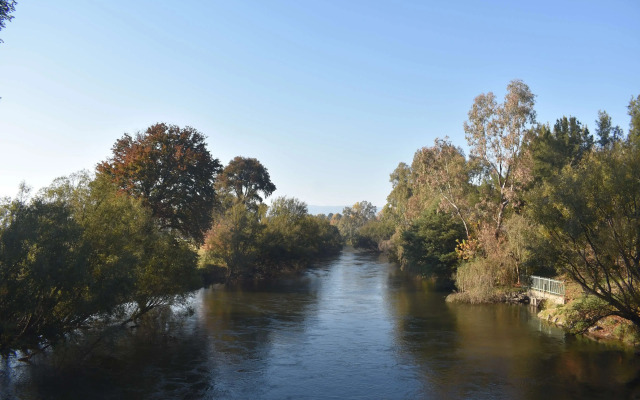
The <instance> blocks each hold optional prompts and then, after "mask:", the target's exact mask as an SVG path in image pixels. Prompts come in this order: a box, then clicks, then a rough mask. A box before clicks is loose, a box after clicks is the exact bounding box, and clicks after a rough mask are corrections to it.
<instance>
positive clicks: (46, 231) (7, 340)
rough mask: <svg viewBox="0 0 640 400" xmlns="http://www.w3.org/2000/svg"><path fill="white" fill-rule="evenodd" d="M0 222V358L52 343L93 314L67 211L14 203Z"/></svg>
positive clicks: (80, 247)
mask: <svg viewBox="0 0 640 400" xmlns="http://www.w3.org/2000/svg"><path fill="white" fill-rule="evenodd" d="M1 213H2V216H1V217H0V224H1V231H0V353H1V354H2V355H3V356H5V355H7V354H8V353H9V352H10V351H12V350H16V349H18V350H23V351H25V352H28V351H29V350H32V349H40V348H41V346H47V345H48V343H52V342H56V341H58V340H60V339H62V338H63V337H64V335H65V334H66V333H67V332H69V327H72V328H77V327H78V326H80V325H81V324H82V323H83V322H84V321H86V320H87V318H89V316H91V315H92V314H93V313H95V312H96V311H98V309H96V308H95V307H93V304H91V301H90V298H89V296H87V292H86V288H87V286H88V285H89V284H90V283H91V280H92V279H91V278H92V276H91V271H90V270H89V269H87V268H86V264H87V258H88V248H87V246H86V245H85V244H84V243H83V242H82V239H81V237H82V230H81V227H80V226H79V225H78V224H77V223H76V222H75V221H73V219H72V218H71V211H70V210H69V207H67V206H66V205H64V204H60V203H46V202H43V201H41V200H35V201H32V202H28V203H27V202H23V201H20V200H15V201H12V202H9V203H5V204H3V205H2V207H1Z"/></svg>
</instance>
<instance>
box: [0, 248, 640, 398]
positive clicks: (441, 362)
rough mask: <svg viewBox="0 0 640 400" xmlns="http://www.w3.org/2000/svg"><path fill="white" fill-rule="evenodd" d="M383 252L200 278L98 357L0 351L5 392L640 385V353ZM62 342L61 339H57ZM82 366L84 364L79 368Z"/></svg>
mask: <svg viewBox="0 0 640 400" xmlns="http://www.w3.org/2000/svg"><path fill="white" fill-rule="evenodd" d="M444 296H445V295H444V294H443V293H437V292H430V291H428V290H425V289H424V288H423V287H421V284H420V283H419V282H416V281H415V280H412V279H410V278H409V277H407V276H406V275H404V274H403V273H401V272H398V271H397V270H396V268H395V267H393V266H392V265H389V264H387V263H386V262H384V261H382V260H380V259H378V258H377V257H376V256H374V255H370V254H362V253H355V252H350V251H345V252H343V253H342V254H341V255H340V256H339V257H338V258H336V259H334V260H332V261H329V262H325V263H323V264H320V265H317V266H316V267H314V268H312V269H310V270H309V271H308V272H306V273H305V274H304V275H303V276H301V277H296V278H289V279H284V280H281V281H278V282H271V283H260V284H255V285H252V286H250V287H247V286H244V287H231V288H229V287H222V286H214V287H211V288H208V289H206V290H201V291H199V292H198V293H197V294H196V296H195V298H194V300H193V308H194V310H195V312H194V313H193V315H191V316H188V317H186V318H184V319H181V320H175V319H172V318H170V317H167V318H166V319H165V320H160V321H158V322H157V324H158V325H159V326H156V327H151V328H155V329H147V327H144V326H143V327H140V328H139V329H137V330H135V331H132V333H130V334H128V335H127V337H125V338H122V339H121V340H120V341H118V342H117V343H114V344H113V346H112V347H109V351H108V352H104V351H101V352H100V356H99V357H98V358H97V360H96V361H95V362H93V363H92V364H91V365H92V367H91V368H89V369H86V368H84V367H83V368H77V369H75V370H74V369H71V370H69V369H68V368H67V369H66V370H65V371H66V372H65V373H54V372H53V371H52V370H51V368H49V367H48V366H47V365H49V364H55V362H56V361H55V360H57V359H58V358H62V357H61V356H60V355H50V356H49V361H48V362H45V363H41V364H40V365H35V366H28V365H23V364H20V363H15V362H13V361H7V362H5V364H4V365H1V364H0V398H1V399H11V398H25V399H40V398H44V399H46V398H131V399H137V398H152V399H153V398H158V399H161V398H194V399H198V398H205V399H218V398H238V399H248V398H264V399H286V398H292V399H297V398H311V399H327V398H328V399H332V398H335V399H342V398H350V399H370V398H377V399H414V398H433V399H440V398H473V399H483V398H487V399H502V398H504V399H518V398H524V399H538V398H550V399H564V398H628V397H636V396H638V394H639V393H640V381H639V380H638V377H639V376H640V358H638V357H635V356H634V355H633V354H632V353H630V352H628V351H623V350H620V349H617V348H615V347H609V346H605V345H602V344H598V343H595V342H592V341H589V340H580V339H576V338H571V337H566V336H565V335H564V333H563V332H562V331H561V330H560V329H558V328H555V327H552V326H549V325H547V324H545V323H543V322H542V321H540V320H538V319H537V318H535V316H534V315H533V314H531V312H530V311H529V309H528V308H527V307H524V306H513V305H492V306H472V305H452V304H447V303H445V302H444ZM58 351H59V352H61V351H62V350H58ZM70 371H71V372H70Z"/></svg>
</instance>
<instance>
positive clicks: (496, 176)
mask: <svg viewBox="0 0 640 400" xmlns="http://www.w3.org/2000/svg"><path fill="white" fill-rule="evenodd" d="M534 103H535V101H534V95H533V93H531V90H530V89H529V86H527V85H526V84H525V83H524V82H522V81H520V80H513V81H511V82H510V83H509V85H508V86H507V94H506V95H505V99H504V102H503V103H502V104H498V103H497V101H496V99H495V96H494V95H493V93H491V92H489V93H487V94H481V95H479V96H477V97H476V98H475V100H474V103H473V106H472V107H471V110H469V119H468V120H467V121H466V122H465V123H464V131H465V133H466V138H467V143H468V144H469V146H470V147H471V156H473V157H477V158H478V159H479V160H480V161H482V162H484V164H485V165H486V171H487V174H488V176H489V178H490V180H491V181H492V182H493V184H494V185H495V187H496V190H497V192H498V196H497V201H496V203H497V204H496V205H495V211H494V212H493V214H494V216H493V219H494V222H495V235H496V236H497V235H499V233H500V230H501V227H502V221H503V218H504V213H505V209H506V207H507V205H509V203H510V202H511V201H513V199H514V198H515V196H516V195H517V194H518V193H517V190H518V188H519V186H521V183H522V182H519V179H518V178H519V177H522V176H523V175H521V174H519V173H518V172H519V171H518V168H519V161H520V160H521V151H522V149H523V147H524V146H525V145H526V143H527V137H528V136H527V135H526V132H527V129H528V127H529V126H530V125H531V124H533V123H534V122H535V116H536V113H535V111H534V109H533V106H534ZM520 180H521V179H520Z"/></svg>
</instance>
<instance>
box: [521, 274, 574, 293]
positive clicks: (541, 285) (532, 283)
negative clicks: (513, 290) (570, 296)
mask: <svg viewBox="0 0 640 400" xmlns="http://www.w3.org/2000/svg"><path fill="white" fill-rule="evenodd" d="M525 282H527V284H528V286H529V289H533V290H538V291H540V292H543V293H550V294H555V295H557V296H564V282H562V281H558V280H555V279H549V278H543V277H541V276H535V275H531V276H529V277H528V278H527V279H526V281H525Z"/></svg>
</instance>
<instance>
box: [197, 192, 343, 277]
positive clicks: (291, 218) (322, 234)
mask: <svg viewBox="0 0 640 400" xmlns="http://www.w3.org/2000/svg"><path fill="white" fill-rule="evenodd" d="M341 248H342V239H341V237H340V234H339V232H338V229H337V228H336V227H335V226H332V225H330V223H329V221H328V220H327V219H326V218H321V217H315V216H311V215H309V214H308V213H307V205H306V204H305V203H304V202H302V201H300V200H298V199H295V198H286V197H280V198H277V199H275V200H274V201H273V204H272V206H271V209H269V210H268V211H267V206H266V205H264V204H261V205H259V206H257V209H256V208H250V207H248V206H247V205H245V204H244V203H242V202H235V203H234V204H233V205H232V206H231V207H230V208H229V209H227V210H226V211H225V212H224V214H222V215H221V216H219V217H218V218H217V219H216V222H215V223H214V225H213V227H212V228H211V230H210V231H209V232H208V233H207V235H206V239H205V245H204V256H205V262H207V263H209V264H213V265H217V266H220V267H223V268H226V272H227V277H228V278H229V279H235V278H262V277H266V276H273V275H276V274H277V273H278V272H280V271H282V270H287V269H299V268H301V267H304V266H306V265H307V264H308V263H309V262H311V261H312V260H313V259H314V258H316V257H319V256H325V255H330V254H335V253H336V252H338V251H340V249H341Z"/></svg>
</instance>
